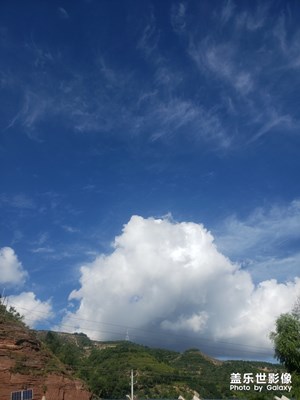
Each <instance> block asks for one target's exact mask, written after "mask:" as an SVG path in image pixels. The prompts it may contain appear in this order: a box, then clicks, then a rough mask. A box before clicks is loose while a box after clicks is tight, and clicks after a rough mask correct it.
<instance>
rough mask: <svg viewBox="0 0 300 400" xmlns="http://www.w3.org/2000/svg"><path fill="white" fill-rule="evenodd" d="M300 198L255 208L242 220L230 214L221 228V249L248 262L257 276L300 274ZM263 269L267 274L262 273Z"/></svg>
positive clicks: (219, 242) (235, 257)
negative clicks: (299, 268)
mask: <svg viewBox="0 0 300 400" xmlns="http://www.w3.org/2000/svg"><path fill="white" fill-rule="evenodd" d="M299 226H300V201H299V200H294V201H292V202H291V203H290V204H287V205H281V206H276V205H273V206H270V207H269V208H259V209H256V210H255V211H253V212H252V213H251V214H250V215H249V216H248V217H246V218H244V219H242V218H238V217H237V216H236V215H232V216H230V217H228V218H227V219H226V220H225V222H224V223H223V224H222V225H221V226H220V227H219V228H218V229H217V232H218V233H216V243H217V245H218V248H219V249H220V250H221V251H222V252H223V253H224V254H226V255H228V256H229V257H230V258H231V259H233V260H238V261H239V262H241V263H245V266H247V267H248V268H251V270H252V271H253V273H254V274H255V275H256V276H261V275H263V273H265V274H266V275H265V278H267V277H270V276H273V277H274V276H277V277H278V278H280V277H282V276H285V275H286V271H288V274H287V275H288V276H290V277H291V278H293V277H294V276H297V275H298V265H297V263H298V261H299V251H298V245H297V243H299V241H300V234H299ZM262 271H263V273H262Z"/></svg>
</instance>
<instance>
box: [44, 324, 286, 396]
mask: <svg viewBox="0 0 300 400" xmlns="http://www.w3.org/2000/svg"><path fill="white" fill-rule="evenodd" d="M39 336H40V338H41V339H42V340H43V342H44V343H45V344H46V345H47V346H48V348H49V349H50V350H51V351H52V352H53V353H54V354H55V355H56V356H57V357H58V358H59V359H60V360H61V361H62V362H63V363H65V364H66V365H67V366H68V368H69V369H70V370H71V371H72V372H73V374H74V375H75V376H77V377H79V378H81V379H83V380H84V381H85V382H86V383H87V385H88V387H89V389H90V390H91V391H92V392H93V393H94V394H95V395H96V396H98V397H101V398H114V399H119V398H120V399H121V398H122V399H124V398H125V397H126V395H127V394H130V372H131V370H133V371H134V394H135V395H137V396H138V397H139V398H178V396H179V395H182V396H183V397H185V398H186V399H191V398H192V397H193V394H194V391H196V392H197V393H199V394H200V397H201V398H205V399H222V398H224V399H225V398H226V399H229V398H230V399H233V398H245V399H257V400H259V399H273V397H274V395H275V394H276V395H281V394H287V393H286V392H282V393H280V392H275V391H272V392H265V393H261V394H259V393H258V392H252V391H247V392H243V391H230V375H231V374H232V373H234V372H240V373H241V374H244V373H251V372H252V373H253V374H254V375H255V374H256V373H259V372H268V371H269V372H274V373H275V372H279V373H282V372H283V369H282V367H281V366H279V365H274V364H269V363H263V362H250V361H219V360H215V359H213V358H210V357H208V356H206V355H204V354H203V353H201V352H200V351H199V350H197V349H190V350H187V351H185V352H183V353H179V352H176V351H169V350H166V349H153V348H149V347H146V346H142V345H138V344H135V343H131V342H128V341H120V342H94V341H91V340H90V339H89V338H88V337H87V336H86V335H85V334H83V333H81V334H63V333H54V332H39Z"/></svg>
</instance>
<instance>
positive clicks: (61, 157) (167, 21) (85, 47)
mask: <svg viewBox="0 0 300 400" xmlns="http://www.w3.org/2000/svg"><path fill="white" fill-rule="evenodd" d="M299 16H300V5H299V3H298V2H296V1H276V2H271V1H270V2H268V1H264V2H258V1H257V2H256V1H239V2H237V1H233V0H228V1H224V2H222V1H201V2H198V1H186V2H180V1H179V2H176V1H169V0H165V1H163V2H161V1H146V0H145V1H138V0H131V1H117V0H113V1H92V0H90V1H88V0H77V1H56V0H55V1H51V2H49V1H39V2H37V1H26V2H22V1H17V0H16V1H4V2H1V5H0V51H1V57H0V88H1V91H0V96H1V105H2V106H1V111H0V113H1V118H0V130H1V134H0V138H1V142H0V162H1V167H0V171H1V172H0V178H1V187H0V213H1V219H0V249H1V250H0V251H1V252H0V272H1V270H2V272H1V276H2V277H0V288H1V290H2V292H3V290H4V293H5V294H6V295H7V296H8V299H9V302H10V304H13V305H15V306H16V307H17V308H18V309H19V310H20V312H22V313H23V314H25V316H26V318H27V322H28V323H29V324H30V325H32V326H35V327H38V328H47V329H48V328H53V327H55V328H56V329H64V330H70V331H74V330H75V329H76V330H79V331H85V332H86V333H87V334H90V335H92V336H93V337H97V338H99V339H107V338H111V337H113V338H124V337H125V335H126V332H127V329H129V332H131V337H132V338H133V339H134V340H136V341H142V342H146V343H150V344H153V345H159V344H161V343H165V344H166V345H169V346H173V347H176V348H186V347H188V345H189V344H190V343H193V344H196V345H198V346H201V348H202V349H203V350H206V351H208V352H209V353H210V354H214V355H217V356H226V357H233V356H245V354H246V353H247V352H248V353H247V354H246V356H249V354H250V353H251V351H250V350H249V348H250V347H248V348H247V347H246V346H247V345H248V346H256V347H255V349H256V354H255V356H256V357H260V356H261V357H264V356H265V355H266V353H268V354H271V353H272V346H271V343H270V342H269V339H268V332H269V331H270V329H272V328H273V327H274V321H275V319H276V316H278V315H279V314H280V313H281V312H287V311H289V310H290V309H291V307H292V305H293V303H294V302H295V300H296V298H297V296H299V294H300V281H299V278H298V277H299V260H300V252H299V240H300V234H299V227H300V188H299V171H300V157H299V144H300V136H299V128H300V120H299V113H298V108H299V83H300V75H299V69H300V44H299V43H300V41H299V36H300V30H299V24H298V21H299ZM157 227H159V229H158V228H157ZM157 229H158V230H157ZM158 238H160V240H159V241H158ZM166 249H168V251H167V250H166ZM166 252H167V254H166ZM149 260H153V263H155V266H153V267H152V265H151V263H149ZM188 260H189V261H188ZM158 266H160V267H158ZM149 274H150V275H149ZM129 276H130V277H131V279H130V280H129V279H128V277H129ZM132 282H134V285H133V283H132ZM226 282H227V283H228V285H227V283H226ZM118 285H119V286H118ZM223 285H224V286H223ZM230 285H231V286H230ZM114 286H115V287H118V290H115V289H114ZM108 288H109V290H108ZM197 288H199V290H198V289H197ZM230 288H231V289H230ZM148 289H149V292H148ZM150 289H151V290H150ZM195 292H197V294H195ZM200 292H201V293H202V294H203V295H202V297H201V296H200V294H199V293H200ZM241 292H242V293H243V296H242V297H241ZM103 293H105V298H104V297H103V296H104V294H103ZM187 293H190V295H189V296H187ZM193 293H194V294H193ZM222 293H223V295H224V299H223V302H222V301H219V302H218V301H217V300H216V299H215V298H216V297H218V296H220V299H222V298H223V297H222ZM212 294H213V297H212ZM151 296H152V297H151ZM153 296H157V299H156V300H157V301H156V302H155V301H154V297H153ZM228 296H229V297H230V298H231V297H232V299H231V300H232V301H231V300H230V299H228ZM274 299H276V303H277V304H278V306H277V308H276V309H274ZM227 300H228V303H227ZM150 303H151V304H152V305H153V307H152V308H151V307H150V306H149V304H150ZM217 303H218V304H217ZM124 304H126V307H125V306H124ZM160 305H161V306H160ZM124 307H125V308H124ZM259 312H262V313H263V314H262V315H260V317H259V318H258V313H259ZM224 315H225V316H226V317H224V318H223V316H224ZM132 316H135V318H133V317H132ZM221 316H222V318H221ZM76 318H77V319H76ZM223 319H224V320H223ZM258 319H260V321H261V320H264V321H266V322H265V324H264V325H263V326H261V324H260V323H258ZM74 321H75V322H74ZM249 325H250V326H251V328H249ZM141 332H152V333H153V332H156V336H155V335H153V334H152V339H153V340H152V339H151V340H152V341H151V340H150V336H151V335H150V333H149V334H145V335H144V334H142V333H141ZM249 332H250V333H249ZM167 339H168V340H167ZM209 343H210V345H209ZM224 343H225V344H226V343H227V345H224ZM240 343H244V347H239V344H240ZM245 343H246V344H245ZM224 347H225V350H224ZM226 347H228V349H227V348H226ZM248 350H249V351H248ZM252 350H253V349H252ZM249 352H250V353H249ZM250 356H251V354H250Z"/></svg>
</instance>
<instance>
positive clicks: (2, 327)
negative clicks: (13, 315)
mask: <svg viewBox="0 0 300 400" xmlns="http://www.w3.org/2000/svg"><path fill="white" fill-rule="evenodd" d="M24 389H33V398H34V400H41V399H42V397H43V395H45V398H46V400H77V399H78V400H89V399H90V398H91V393H90V392H88V390H86V389H85V387H84V385H83V383H82V382H81V381H79V380H76V379H73V378H72V377H71V375H70V374H69V373H68V372H67V371H66V370H65V369H64V366H63V365H62V364H60V362H59V361H58V360H57V359H56V358H55V357H54V356H53V355H52V354H51V353H50V352H48V351H47V350H46V349H44V348H43V346H42V344H41V342H40V341H39V340H38V339H37V338H36V335H35V333H34V332H32V331H30V330H28V329H26V328H25V327H23V326H22V325H21V324H20V325H19V324H15V323H14V322H5V321H1V319H0V400H10V399H11V392H13V391H19V390H24Z"/></svg>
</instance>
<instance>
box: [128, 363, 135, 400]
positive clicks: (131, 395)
mask: <svg viewBox="0 0 300 400" xmlns="http://www.w3.org/2000/svg"><path fill="white" fill-rule="evenodd" d="M133 385H134V382H133V369H132V370H131V374H130V387H131V390H130V396H129V394H126V397H127V398H128V399H129V400H134V399H133Z"/></svg>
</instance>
